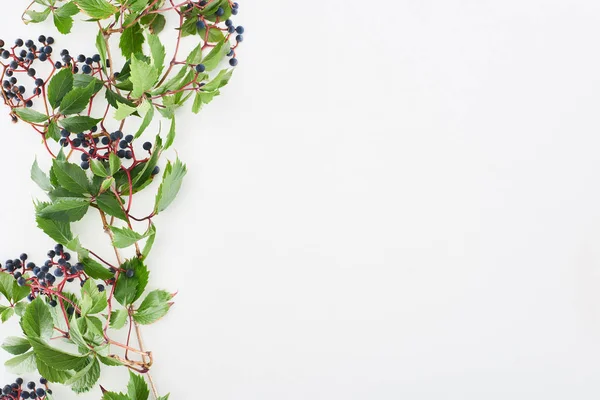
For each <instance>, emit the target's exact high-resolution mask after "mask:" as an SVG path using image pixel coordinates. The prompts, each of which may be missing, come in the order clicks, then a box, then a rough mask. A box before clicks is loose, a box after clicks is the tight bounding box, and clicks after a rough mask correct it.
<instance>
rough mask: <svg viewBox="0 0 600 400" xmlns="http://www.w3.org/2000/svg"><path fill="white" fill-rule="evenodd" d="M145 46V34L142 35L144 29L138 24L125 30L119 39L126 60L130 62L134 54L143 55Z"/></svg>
mask: <svg viewBox="0 0 600 400" xmlns="http://www.w3.org/2000/svg"><path fill="white" fill-rule="evenodd" d="M143 44H144V34H143V33H142V27H141V26H140V24H138V23H135V24H133V25H131V26H129V27H127V28H125V29H124V30H123V33H122V34H121V38H120V39H119V48H120V49H121V53H122V54H123V57H125V59H126V60H129V58H130V57H131V55H132V54H137V53H141V52H142V45H143ZM133 59H135V57H133V58H132V60H133Z"/></svg>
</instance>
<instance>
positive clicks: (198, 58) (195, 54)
mask: <svg viewBox="0 0 600 400" xmlns="http://www.w3.org/2000/svg"><path fill="white" fill-rule="evenodd" d="M194 25H196V22H195V21H194ZM185 62H186V63H188V64H190V65H196V64H200V63H201V62H202V43H199V44H198V45H197V46H196V47H194V49H193V50H192V51H191V52H190V54H189V55H188V56H187V58H186V60H185Z"/></svg>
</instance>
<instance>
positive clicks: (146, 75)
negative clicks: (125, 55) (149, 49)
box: [129, 57, 158, 98]
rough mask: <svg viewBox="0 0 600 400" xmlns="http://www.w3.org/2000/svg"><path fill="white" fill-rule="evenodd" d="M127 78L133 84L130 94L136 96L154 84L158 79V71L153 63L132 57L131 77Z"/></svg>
mask: <svg viewBox="0 0 600 400" xmlns="http://www.w3.org/2000/svg"><path fill="white" fill-rule="evenodd" d="M129 79H130V80H131V83H132V84H133V91H132V92H131V95H132V96H133V97H135V98H138V97H140V96H141V95H142V94H144V92H146V91H147V90H150V89H151V88H152V86H154V84H155V83H156V81H157V80H158V71H157V69H156V67H154V66H153V65H150V64H148V63H146V62H144V61H141V60H138V59H137V58H136V57H133V58H132V59H131V77H130V78H129Z"/></svg>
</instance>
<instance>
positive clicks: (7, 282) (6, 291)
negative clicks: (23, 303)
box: [0, 272, 15, 301]
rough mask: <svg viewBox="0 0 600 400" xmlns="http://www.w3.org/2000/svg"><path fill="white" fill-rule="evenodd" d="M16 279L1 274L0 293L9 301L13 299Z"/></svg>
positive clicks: (9, 275)
mask: <svg viewBox="0 0 600 400" xmlns="http://www.w3.org/2000/svg"><path fill="white" fill-rule="evenodd" d="M14 281H15V278H14V277H13V276H12V275H11V274H9V273H6V272H0V293H2V294H3V295H4V297H5V298H6V299H7V300H9V301H10V300H12V297H13V287H14V285H13V283H14Z"/></svg>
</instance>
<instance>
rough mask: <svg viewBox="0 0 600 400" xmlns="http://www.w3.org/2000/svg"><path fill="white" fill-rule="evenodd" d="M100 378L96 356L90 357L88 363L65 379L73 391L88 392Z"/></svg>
mask: <svg viewBox="0 0 600 400" xmlns="http://www.w3.org/2000/svg"><path fill="white" fill-rule="evenodd" d="M99 378H100V363H99V362H98V359H97V358H95V357H94V358H91V359H90V361H89V363H88V365H86V366H85V367H84V368H83V369H82V370H80V371H78V372H77V373H75V375H73V376H72V377H70V378H69V379H67V381H65V384H66V385H71V389H72V390H73V391H74V392H75V393H85V392H89V391H90V390H91V389H92V388H93V387H94V385H95V384H96V382H98V379H99Z"/></svg>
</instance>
